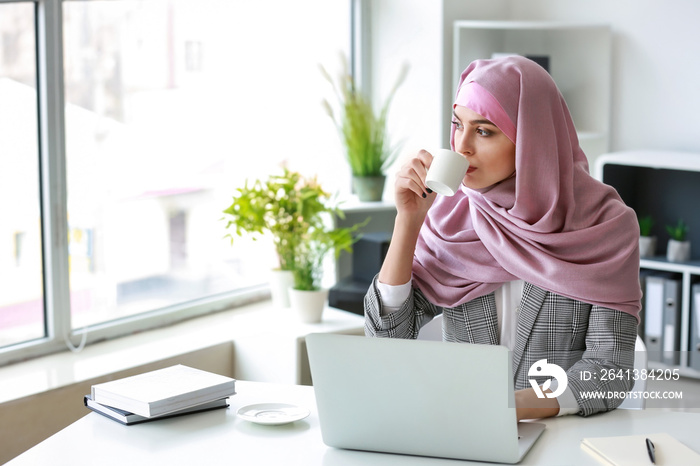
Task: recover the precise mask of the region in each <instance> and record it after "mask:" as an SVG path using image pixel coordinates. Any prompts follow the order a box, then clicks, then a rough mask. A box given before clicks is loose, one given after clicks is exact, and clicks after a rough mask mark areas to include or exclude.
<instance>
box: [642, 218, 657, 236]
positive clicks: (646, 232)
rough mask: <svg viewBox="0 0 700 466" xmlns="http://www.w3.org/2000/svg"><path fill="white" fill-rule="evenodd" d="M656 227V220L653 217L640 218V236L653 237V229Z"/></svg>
mask: <svg viewBox="0 0 700 466" xmlns="http://www.w3.org/2000/svg"><path fill="white" fill-rule="evenodd" d="M653 226H654V219H653V218H652V217H651V215H646V216H644V217H639V235H640V236H651V228H652V227H653Z"/></svg>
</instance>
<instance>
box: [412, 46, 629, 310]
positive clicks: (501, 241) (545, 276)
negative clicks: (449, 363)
mask: <svg viewBox="0 0 700 466" xmlns="http://www.w3.org/2000/svg"><path fill="white" fill-rule="evenodd" d="M459 84H460V87H459V91H458V93H457V102H456V104H455V105H465V106H468V107H469V108H470V109H471V110H473V111H475V112H477V113H479V114H481V115H482V116H484V117H486V118H488V119H489V120H491V121H493V122H494V123H495V124H496V125H497V126H498V127H499V129H501V130H502V131H504V133H505V134H506V135H507V136H508V137H509V138H511V139H513V138H514V142H515V166H516V172H515V176H512V177H510V178H508V179H506V180H504V181H502V182H500V183H498V184H496V185H493V186H490V187H488V188H486V189H481V190H471V189H469V188H467V187H465V186H462V188H461V191H458V192H457V193H456V194H455V195H454V196H452V197H445V196H439V195H438V198H437V199H436V200H435V203H434V204H433V206H432V207H431V208H430V211H429V212H428V215H427V217H426V220H425V223H424V224H423V227H422V229H421V233H420V237H419V239H418V245H417V247H416V253H415V257H414V261H413V279H414V284H415V285H416V286H417V287H418V288H420V290H421V291H422V292H423V293H424V294H425V295H426V297H427V298H428V299H430V301H431V302H433V303H435V304H437V305H439V306H447V307H454V306H456V305H458V304H461V303H464V302H467V301H470V300H472V299H474V298H477V297H479V296H483V295H485V294H488V293H490V292H492V291H494V290H496V289H497V288H499V287H500V286H501V284H503V283H505V282H508V281H512V280H516V279H522V280H525V281H527V282H529V283H532V284H533V285H536V286H538V287H540V288H542V289H545V290H548V291H551V292H554V293H557V294H560V295H562V296H566V297H569V298H572V299H575V300H578V301H583V302H586V303H590V304H595V305H601V306H604V307H608V308H612V309H617V310H620V311H622V312H626V313H628V314H631V315H633V316H635V317H638V313H639V309H640V302H641V289H640V286H639V243H638V237H639V226H638V223H637V218H636V215H635V213H634V211H633V210H632V209H630V208H629V207H627V206H626V205H625V204H624V203H623V202H622V200H621V199H620V197H619V196H618V194H617V192H616V191H615V190H614V189H613V188H611V187H610V186H607V185H605V184H603V183H600V182H599V181H597V180H595V179H594V178H593V177H591V176H590V175H589V173H588V162H587V160H586V156H585V155H584V153H583V151H582V150H581V148H580V147H579V143H578V138H577V136H576V130H575V128H574V124H573V121H572V119H571V116H570V114H569V111H568V108H567V106H566V103H565V102H564V99H563V97H562V95H561V93H560V92H559V90H558V89H557V87H556V85H555V84H554V81H553V80H552V79H551V77H550V76H549V74H548V73H547V72H546V71H545V70H544V69H543V68H542V67H540V65H538V64H536V63H535V62H533V61H531V60H529V59H527V58H523V57H507V58H503V59H497V60H477V61H475V62H473V63H472V64H470V65H469V67H467V69H466V70H465V71H464V72H463V73H462V76H461V79H460V83H459ZM452 131H453V132H452V137H451V144H452V147H453V149H454V128H453V130H452Z"/></svg>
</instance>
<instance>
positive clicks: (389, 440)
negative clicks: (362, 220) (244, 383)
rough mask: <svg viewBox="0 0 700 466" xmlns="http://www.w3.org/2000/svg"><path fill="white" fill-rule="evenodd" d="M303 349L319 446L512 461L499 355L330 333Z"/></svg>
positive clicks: (512, 432)
mask: <svg viewBox="0 0 700 466" xmlns="http://www.w3.org/2000/svg"><path fill="white" fill-rule="evenodd" d="M306 343H307V349H308V353H309V363H310V367H311V375H312V380H313V384H314V390H315V393H316V402H317V405H318V412H319V417H320V423H321V432H322V435H323V441H324V443H325V444H326V445H328V446H332V447H337V448H347V449H356V450H369V451H380V452H389V453H401V454H409V455H421V456H435V457H442V458H456V459H469V460H480V461H496V462H509V463H514V462H517V461H519V459H520V458H521V452H520V448H519V446H518V431H517V420H516V414H515V401H514V394H513V377H512V370H511V356H510V352H509V351H508V350H507V349H506V348H505V347H502V346H493V345H473V344H463V343H443V342H436V341H416V340H401V339H379V338H366V337H361V336H349V335H333V334H313V335H309V336H308V337H307V338H306Z"/></svg>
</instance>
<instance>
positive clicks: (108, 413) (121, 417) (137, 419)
mask: <svg viewBox="0 0 700 466" xmlns="http://www.w3.org/2000/svg"><path fill="white" fill-rule="evenodd" d="M83 403H84V404H85V406H86V407H87V408H89V409H91V410H93V411H95V412H96V413H99V414H102V415H103V416H105V417H108V418H110V419H113V420H115V421H117V422H119V423H121V424H124V425H127V426H130V425H132V424H140V423H142V422H147V421H157V420H158V419H167V418H171V417H175V416H183V415H185V414H193V413H199V412H202V411H211V410H214V409H219V408H228V398H221V399H220V400H215V401H209V402H206V403H203V404H201V405H196V406H192V407H191V408H185V409H182V410H180V411H173V412H172V413H168V414H163V415H162V416H154V417H144V416H139V415H138V414H134V413H130V412H129V411H124V410H123V409H117V408H113V407H111V406H106V405H101V404H99V403H96V402H94V401H92V398H91V397H90V395H85V396H84V397H83Z"/></svg>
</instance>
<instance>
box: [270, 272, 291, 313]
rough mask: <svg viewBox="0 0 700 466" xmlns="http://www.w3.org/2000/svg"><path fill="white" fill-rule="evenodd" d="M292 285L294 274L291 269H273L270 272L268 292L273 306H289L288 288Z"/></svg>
mask: <svg viewBox="0 0 700 466" xmlns="http://www.w3.org/2000/svg"><path fill="white" fill-rule="evenodd" d="M292 286H294V274H293V273H292V271H291V270H273V271H272V272H271V273H270V293H271V294H272V304H273V305H274V306H275V307H278V308H287V307H289V304H290V303H289V289H290V288H291V287H292Z"/></svg>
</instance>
